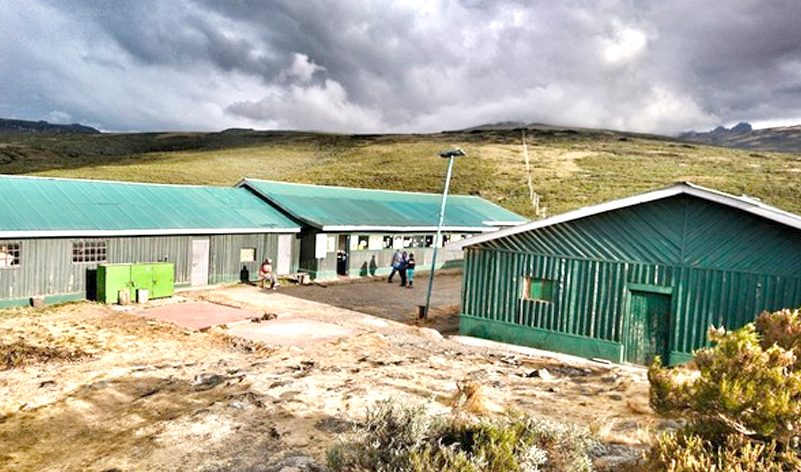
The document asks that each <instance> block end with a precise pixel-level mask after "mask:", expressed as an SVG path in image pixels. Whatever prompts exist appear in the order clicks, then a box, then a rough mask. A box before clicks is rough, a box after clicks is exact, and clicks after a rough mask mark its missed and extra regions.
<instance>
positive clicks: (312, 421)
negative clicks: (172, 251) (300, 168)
mask: <svg viewBox="0 0 801 472" xmlns="http://www.w3.org/2000/svg"><path fill="white" fill-rule="evenodd" d="M419 282H420V285H419V286H416V287H415V288H414V289H412V290H408V289H403V288H400V287H398V286H396V285H390V284H387V283H386V281H385V280H380V281H377V282H367V283H354V284H331V285H328V286H327V287H322V286H304V287H287V286H284V287H281V289H279V290H278V291H264V290H260V289H258V288H257V287H253V286H242V285H236V286H230V287H219V288H213V289H206V290H199V291H192V292H185V293H182V294H181V296H179V297H175V298H173V299H170V300H168V301H152V302H151V305H158V304H164V303H181V302H182V301H207V302H214V303H218V304H221V305H225V306H233V307H238V308H244V309H248V310H251V311H254V312H256V313H264V314H265V315H270V316H265V319H266V318H272V317H273V316H278V317H279V319H280V318H283V319H286V317H290V318H291V317H302V318H303V319H310V320H315V321H318V322H324V323H330V324H335V325H339V326H342V327H347V328H349V329H351V328H353V329H357V330H358V332H359V333H360V334H358V335H355V336H349V337H343V338H339V339H337V340H333V341H328V342H321V343H315V344H308V345H303V346H273V345H269V344H268V343H261V342H254V341H248V340H246V339H242V338H239V337H235V336H231V335H229V334H228V331H229V330H231V327H229V326H222V327H217V328H213V329H210V330H207V331H204V332H199V331H194V330H190V329H187V328H182V327H180V326H177V325H174V324H172V323H169V322H164V321H156V320H152V319H148V318H145V317H143V316H138V315H140V314H141V312H142V310H144V309H145V308H147V307H141V306H137V307H133V308H130V307H126V308H128V309H127V310H122V309H120V308H114V307H107V306H102V305H98V304H93V303H78V304H69V305H64V306H61V307H53V308H46V309H39V310H34V309H17V310H7V311H0V347H3V348H4V354H5V359H2V358H0V360H4V361H5V364H2V363H0V470H8V471H28V470H39V471H74V470H92V471H106V472H111V471H179V470H193V471H194V470H197V471H257V470H259V471H268V472H272V471H275V472H278V471H290V470H294V471H298V470H313V468H303V467H295V468H293V467H290V466H291V465H294V466H297V464H299V462H298V460H299V459H298V456H302V458H304V460H308V461H314V462H315V463H316V464H325V451H326V449H327V448H328V447H330V446H332V445H333V444H335V443H336V441H337V440H338V438H340V437H341V434H342V433H346V432H348V431H350V430H351V429H352V428H353V426H354V425H355V424H358V423H359V422H360V421H362V420H363V419H364V417H365V413H366V410H367V409H368V408H370V407H373V406H375V405H376V403H377V402H379V401H381V400H385V399H388V398H396V399H399V400H400V401H403V402H404V403H408V404H417V403H428V404H430V407H431V408H432V409H433V410H434V411H437V412H443V413H446V412H449V411H451V408H452V404H453V402H452V399H453V398H454V397H455V396H456V394H457V392H458V390H457V382H463V381H473V382H477V383H478V384H479V385H481V394H482V395H483V397H484V398H485V402H484V405H485V408H486V411H487V414H500V413H501V412H503V411H506V410H509V409H514V410H518V411H523V412H529V413H531V414H533V415H535V416H538V417H543V418H549V419H553V420H556V421H561V422H572V423H576V424H579V425H583V426H588V427H591V428H593V429H595V430H596V431H598V432H599V434H600V435H601V437H602V438H603V439H604V440H605V441H607V442H609V443H613V444H623V445H628V446H634V447H639V446H644V445H646V444H647V443H648V442H649V441H650V440H651V438H652V436H653V434H654V433H655V432H656V431H657V430H660V429H663V428H665V427H671V425H670V424H669V423H668V422H663V421H661V420H659V419H658V418H657V417H655V416H654V415H653V413H652V412H651V410H650V408H649V407H648V397H647V388H648V386H647V381H646V379H645V372H644V370H643V369H639V368H632V367H625V366H612V365H603V364H597V363H592V362H589V361H583V360H578V359H575V358H569V357H566V356H546V355H540V354H539V353H538V352H536V351H527V350H524V349H518V350H510V349H505V348H502V347H498V346H495V345H491V343H488V344H486V345H478V346H476V345H469V344H465V343H463V342H459V341H458V339H459V338H458V337H454V338H448V337H444V338H443V337H442V336H441V335H440V333H439V332H438V331H436V330H434V329H431V327H440V328H442V329H443V330H444V331H446V332H452V330H453V327H454V326H456V325H457V319H456V316H455V313H456V312H458V310H456V311H454V308H453V306H454V304H458V290H459V286H460V284H461V281H460V278H459V276H458V275H453V274H451V275H443V276H442V277H437V279H436V282H435V292H437V295H436V297H435V300H436V303H434V304H433V306H434V309H432V312H431V314H430V315H431V316H430V317H429V320H427V321H425V322H421V321H419V320H417V309H416V306H417V305H418V304H420V297H422V300H423V303H424V300H425V291H424V289H423V287H424V284H423V283H422V280H421V281H419ZM446 287H450V289H447V290H446ZM440 292H441V293H440ZM320 301H323V302H326V303H328V304H322V303H320ZM187 306H189V305H187ZM366 313H372V314H373V315H375V316H372V315H370V314H366ZM262 322H263V323H270V321H266V320H265V321H262ZM449 330H450V331H449ZM9 367H10V368H9ZM542 369H546V370H547V372H545V371H542ZM611 449H615V448H614V447H612V448H611ZM306 458H308V459H306ZM293 461H294V462H293ZM301 462H302V461H301ZM304 463H305V462H304Z"/></svg>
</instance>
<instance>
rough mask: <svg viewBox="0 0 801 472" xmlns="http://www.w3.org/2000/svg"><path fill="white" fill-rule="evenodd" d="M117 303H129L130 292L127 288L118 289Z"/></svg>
mask: <svg viewBox="0 0 801 472" xmlns="http://www.w3.org/2000/svg"><path fill="white" fill-rule="evenodd" d="M117 303H119V304H120V305H130V304H131V292H130V291H128V289H125V290H120V291H118V292H117Z"/></svg>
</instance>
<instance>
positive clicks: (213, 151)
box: [0, 126, 801, 219]
mask: <svg viewBox="0 0 801 472" xmlns="http://www.w3.org/2000/svg"><path fill="white" fill-rule="evenodd" d="M522 134H523V131H522V129H520V128H509V129H486V130H481V129H473V130H467V131H453V132H443V133H435V134H415V135H338V134H322V133H306V132H289V131H252V130H229V131H224V132H221V133H148V134H142V133H140V134H105V133H104V134H98V135H77V134H67V135H59V136H47V135H24V136H23V135H14V136H5V137H3V136H0V173H6V174H29V175H48V176H57V177H74V178H92V179H106V180H130V181H144V182H162V183H184V184H210V185H223V186H228V185H233V184H235V183H236V182H238V181H239V180H241V179H243V178H245V177H251V178H258V179H265V180H279V181H289V182H301V183H313V184H320V185H340V186H350V187H364V188H383V189H391V190H407V191H420V192H434V193H439V192H441V191H442V188H443V186H444V179H445V173H446V168H447V160H445V159H442V158H440V157H439V152H440V151H442V150H444V149H450V148H454V147H460V148H462V149H464V150H465V151H466V152H467V156H465V157H461V158H458V159H457V161H456V162H455V165H454V169H453V178H452V180H451V191H452V192H453V193H455V194H463V195H480V196H482V197H484V198H486V199H488V200H490V201H492V202H495V203H498V204H500V205H502V206H503V207H505V208H508V209H510V210H512V211H514V212H516V213H519V214H521V215H525V216H527V217H529V218H532V219H533V218H536V217H537V215H538V211H537V208H536V207H535V206H534V205H533V204H532V202H531V198H530V192H529V185H528V182H529V178H530V179H531V182H532V187H533V189H534V191H535V192H536V193H537V194H538V195H539V196H540V208H539V209H540V210H542V207H546V208H547V214H548V215H552V214H556V213H561V212H564V211H568V210H572V209H575V208H578V207H582V206H586V205H591V204H596V203H601V202H603V201H608V200H612V199H615V198H622V197H625V196H630V195H632V194H635V193H640V192H645V191H648V190H653V189H655V188H659V187H663V186H667V185H670V184H672V183H675V182H677V181H691V182H694V183H697V184H699V185H703V186H707V187H710V188H714V189H717V190H721V191H724V192H728V193H732V194H734V195H741V194H747V195H750V196H753V197H758V198H761V199H762V200H763V201H765V202H766V203H768V204H771V205H775V206H777V207H779V208H782V209H784V210H788V211H792V212H795V213H801V179H799V176H801V159H799V158H798V156H795V155H792V154H782V153H764V152H763V153H759V154H756V153H753V152H751V151H742V150H734V149H727V148H721V147H712V146H706V145H700V144H689V143H686V142H677V141H674V140H670V139H668V138H663V137H649V136H642V135H632V134H624V133H618V132H614V131H606V130H586V129H566V128H553V127H535V126H531V127H528V126H527V127H526V131H525V135H526V145H527V151H528V156H529V162H530V166H529V168H528V170H527V168H526V160H525V155H524V152H523V146H522V141H521V139H522ZM540 214H541V212H540Z"/></svg>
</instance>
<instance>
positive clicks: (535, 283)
mask: <svg viewBox="0 0 801 472" xmlns="http://www.w3.org/2000/svg"><path fill="white" fill-rule="evenodd" d="M523 290H524V291H523V298H525V299H527V300H534V301H539V302H552V301H553V294H554V281H553V280H549V279H540V278H536V277H526V282H525V286H524V288H523Z"/></svg>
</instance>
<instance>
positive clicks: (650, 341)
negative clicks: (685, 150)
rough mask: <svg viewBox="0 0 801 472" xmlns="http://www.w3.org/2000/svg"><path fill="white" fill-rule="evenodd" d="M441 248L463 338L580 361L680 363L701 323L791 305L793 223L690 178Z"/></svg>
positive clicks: (796, 223) (743, 319)
mask: <svg viewBox="0 0 801 472" xmlns="http://www.w3.org/2000/svg"><path fill="white" fill-rule="evenodd" d="M451 247H453V248H457V249H463V250H464V252H465V263H464V281H463V293H462V311H461V317H460V330H461V332H462V333H463V334H465V335H471V336H477V337H482V338H488V339H494V340H498V341H503V342H509V343H514V344H520V345H526V346H531V347H536V348H542V349H547V350H552V351H558V352H563V353H569V354H574V355H579V356H583V357H589V358H596V357H597V358H603V359H608V360H611V361H614V362H630V363H635V364H648V363H649V362H650V361H651V360H652V359H653V358H654V356H656V355H659V356H661V357H662V359H663V361H664V362H668V363H670V364H676V363H681V362H684V361H687V360H689V359H690V358H691V355H692V352H693V350H695V349H698V348H700V347H702V346H704V345H705V344H706V343H707V339H706V332H707V329H708V328H709V327H710V325H715V326H724V327H726V328H727V329H736V328H738V327H740V326H742V325H744V324H746V323H748V322H750V321H752V320H753V319H754V318H755V317H756V316H758V315H759V313H760V312H762V311H763V310H777V309H781V308H785V307H787V308H791V307H798V306H801V217H799V216H797V215H794V214H791V213H787V212H785V211H782V210H779V209H777V208H773V207H771V206H768V205H765V204H763V203H761V202H759V201H757V200H754V199H750V198H746V197H735V196H732V195H728V194H725V193H721V192H717V191H714V190H710V189H706V188H703V187H699V186H696V185H693V184H690V183H680V184H676V185H674V186H671V187H668V188H664V189H661V190H656V191H653V192H649V193H645V194H642V195H636V196H633V197H629V198H624V199H621V200H616V201H612V202H608V203H605V204H601V205H597V206H592V207H587V208H583V209H580V210H576V211H572V212H569V213H565V214H562V215H557V216H554V217H551V218H547V219H544V220H539V221H534V222H531V223H527V224H525V225H521V226H517V227H515V228H510V229H505V230H501V231H498V232H496V233H493V234H488V235H482V236H476V237H475V238H472V239H470V240H467V241H460V242H458V243H454V244H452V245H451Z"/></svg>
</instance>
